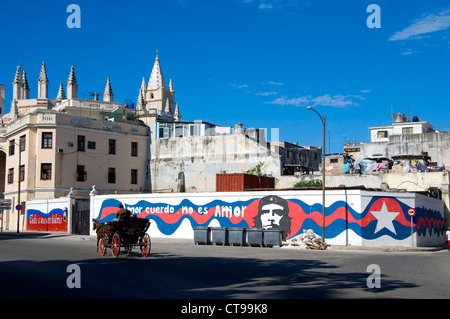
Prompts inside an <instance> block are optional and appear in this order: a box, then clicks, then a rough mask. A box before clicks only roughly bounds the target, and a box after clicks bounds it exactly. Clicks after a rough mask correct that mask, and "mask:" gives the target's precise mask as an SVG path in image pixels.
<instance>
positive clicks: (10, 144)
mask: <svg viewBox="0 0 450 319" xmlns="http://www.w3.org/2000/svg"><path fill="white" fill-rule="evenodd" d="M14 145H16V142H15V141H14V140H11V141H9V155H14Z"/></svg>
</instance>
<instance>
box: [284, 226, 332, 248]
mask: <svg viewBox="0 0 450 319" xmlns="http://www.w3.org/2000/svg"><path fill="white" fill-rule="evenodd" d="M288 242H289V246H296V247H299V248H301V249H320V250H324V249H327V247H328V246H329V245H328V244H327V243H325V242H324V241H322V237H320V236H318V235H316V234H314V231H313V230H312V229H308V230H306V229H305V230H303V234H302V235H300V236H297V237H294V238H291V239H289V240H288Z"/></svg>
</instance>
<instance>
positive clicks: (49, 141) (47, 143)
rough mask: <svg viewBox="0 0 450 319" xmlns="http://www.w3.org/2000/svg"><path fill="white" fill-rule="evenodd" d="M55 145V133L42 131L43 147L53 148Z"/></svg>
mask: <svg viewBox="0 0 450 319" xmlns="http://www.w3.org/2000/svg"><path fill="white" fill-rule="evenodd" d="M52 147H53V133H51V132H42V148H52Z"/></svg>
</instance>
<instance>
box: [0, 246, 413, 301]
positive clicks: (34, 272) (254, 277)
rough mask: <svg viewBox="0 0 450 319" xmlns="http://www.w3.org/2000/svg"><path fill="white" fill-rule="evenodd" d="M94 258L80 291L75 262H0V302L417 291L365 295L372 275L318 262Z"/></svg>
mask: <svg viewBox="0 0 450 319" xmlns="http://www.w3.org/2000/svg"><path fill="white" fill-rule="evenodd" d="M92 254H93V253H92ZM97 256H98V254H96V255H92V257H93V258H89V259H85V260H78V261H76V264H77V265H78V266H79V267H80V274H81V279H80V282H81V288H72V289H70V288H68V287H67V284H66V281H67V279H68V277H69V276H70V275H71V272H67V267H68V266H69V265H70V264H73V261H69V260H52V261H29V260H17V261H5V262H2V263H0V273H1V274H2V277H3V279H2V283H1V286H2V289H1V290H0V298H32V299H33V298H39V299H42V298H87V299H90V298H96V299H99V298H100V299H101V298H108V299H110V298H113V299H114V298H121V299H128V298H132V299H136V298H138V299H141V298H156V299H229V298H249V299H254V298H258V299H265V298H267V299H278V298H289V299H298V298H346V294H345V293H343V292H345V291H348V289H350V290H353V289H356V290H357V291H360V292H361V295H360V297H361V298H378V296H379V295H382V294H383V293H384V292H387V291H392V290H396V289H400V288H413V287H417V286H416V285H415V284H412V283H407V282H403V281H400V280H395V279H392V278H388V277H382V280H381V282H382V285H381V288H379V289H368V288H367V286H366V280H367V277H368V276H369V273H365V272H363V273H346V272H342V269H340V267H337V266H335V265H333V264H332V263H328V262H324V261H319V260H308V259H302V260H299V259H292V260H291V259H287V260H286V259H284V260H263V259H259V258H233V257H185V256H177V255H173V254H170V253H167V252H158V253H153V254H151V255H150V257H147V258H143V257H140V255H138V254H137V253H134V254H132V255H131V256H130V257H128V258H126V257H125V256H124V255H121V256H120V257H119V258H118V259H113V258H112V257H111V256H101V257H97ZM352 298H355V297H354V294H353V297H352ZM356 298H359V297H356Z"/></svg>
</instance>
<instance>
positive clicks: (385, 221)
mask: <svg viewBox="0 0 450 319" xmlns="http://www.w3.org/2000/svg"><path fill="white" fill-rule="evenodd" d="M371 213H372V214H373V216H375V218H376V219H377V227H376V229H375V233H377V232H379V231H380V230H382V229H383V228H387V229H389V230H390V231H391V232H393V233H394V234H396V235H397V233H396V232H395V227H394V224H393V223H392V221H393V220H394V219H395V218H396V217H397V216H398V214H400V212H390V211H388V209H387V207H386V203H385V202H383V206H382V207H381V211H379V212H376V211H375V212H374V211H371Z"/></svg>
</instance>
